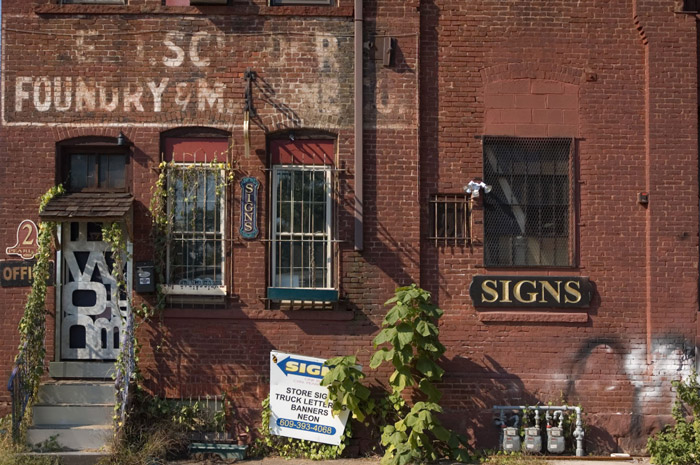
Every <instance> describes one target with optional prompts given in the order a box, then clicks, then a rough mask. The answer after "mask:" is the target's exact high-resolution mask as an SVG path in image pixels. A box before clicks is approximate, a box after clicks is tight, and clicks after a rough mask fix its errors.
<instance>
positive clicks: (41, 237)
mask: <svg viewBox="0 0 700 465" xmlns="http://www.w3.org/2000/svg"><path fill="white" fill-rule="evenodd" d="M64 192H65V190H64V189H63V186H54V187H52V188H51V189H49V190H48V191H47V192H46V193H45V194H44V195H42V196H41V198H40V199H39V213H41V212H42V211H44V208H45V207H46V205H47V204H48V203H49V202H50V201H51V199H53V198H54V197H57V196H59V195H62V194H63V193H64ZM55 234H56V223H53V222H41V223H39V234H38V239H37V242H38V244H37V245H38V249H39V250H38V252H37V255H36V262H35V264H34V268H33V270H32V274H33V277H34V280H33V281H32V287H31V290H30V291H29V295H28V297H27V303H26V304H25V306H24V314H23V315H22V318H21V319H20V322H19V335H20V343H19V353H18V354H17V356H16V357H15V364H16V365H21V364H24V366H25V373H26V375H27V377H26V379H24V386H23V390H24V393H23V394H24V395H25V396H27V398H28V399H33V398H34V396H35V395H36V393H37V391H38V389H39V382H40V380H41V376H42V375H43V374H44V358H45V356H46V347H44V337H45V334H46V291H47V282H48V280H49V276H50V272H51V256H52V253H51V250H52V248H51V246H52V244H53V237H54V235H55ZM23 397H24V396H23ZM30 402H31V400H30ZM27 407H28V408H26V410H25V417H24V418H23V419H22V427H21V431H24V430H25V427H26V424H27V421H28V419H29V417H30V416H29V415H28V413H29V412H30V411H31V405H28V406H27Z"/></svg>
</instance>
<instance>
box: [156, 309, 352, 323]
mask: <svg viewBox="0 0 700 465" xmlns="http://www.w3.org/2000/svg"><path fill="white" fill-rule="evenodd" d="M163 316H164V318H165V319H166V320H167V319H195V320H249V321H256V320H259V321H269V320H274V321H352V320H353V319H354V318H355V314H354V312H352V311H348V310H289V311H287V310H252V309H247V308H246V309H243V308H233V309H232V308H225V309H217V310H212V309H206V310H198V309H186V308H185V309H166V310H165V312H164V313H163Z"/></svg>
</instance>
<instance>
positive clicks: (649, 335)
mask: <svg viewBox="0 0 700 465" xmlns="http://www.w3.org/2000/svg"><path fill="white" fill-rule="evenodd" d="M53 3H55V2H48V1H39V0H36V1H32V2H25V1H9V2H8V1H6V2H5V4H4V5H3V48H4V50H3V60H4V68H3V69H4V71H3V80H4V84H3V85H4V87H3V96H4V108H3V116H4V121H3V122H2V123H1V124H0V184H1V185H2V186H3V188H2V189H0V215H1V216H0V218H2V220H3V221H2V224H0V242H2V243H3V244H6V246H9V245H12V244H14V242H13V241H14V239H15V232H16V227H17V225H18V224H19V222H20V221H21V220H23V219H25V218H30V219H33V220H35V221H37V220H38V218H37V213H36V209H37V205H38V201H37V199H38V197H39V196H40V195H41V194H42V193H43V192H45V191H46V189H48V187H49V186H50V185H52V184H53V181H54V173H55V144H56V142H57V141H60V140H64V139H67V138H70V137H76V136H80V135H109V136H112V137H114V136H116V135H117V134H118V133H119V131H123V132H124V133H125V134H126V135H127V137H128V138H129V140H131V141H132V142H133V143H134V163H133V169H134V173H133V186H132V188H133V193H134V196H135V246H134V259H135V260H148V259H151V258H152V257H153V246H152V244H151V239H150V237H149V231H150V218H149V214H148V204H149V202H150V196H151V186H152V185H153V184H154V182H155V180H156V179H157V172H156V167H157V165H158V162H159V160H160V154H161V150H162V148H161V147H160V146H159V141H160V134H161V133H162V132H163V131H166V130H170V129H173V128H178V127H186V126H208V127H216V128H219V129H224V130H227V131H230V132H231V141H232V147H233V149H232V155H233V156H234V157H235V158H237V159H238V161H239V163H240V166H241V172H240V173H239V174H238V175H237V176H238V177H242V176H244V175H252V176H255V177H257V178H258V179H260V180H261V182H262V186H261V190H260V199H261V201H260V205H261V208H260V212H259V213H260V220H259V221H260V222H259V225H260V229H261V237H266V234H267V214H268V213H267V203H266V200H265V199H266V198H267V195H268V187H267V174H266V172H265V171H263V170H264V169H265V168H266V167H267V154H266V150H267V140H268V136H272V135H275V134H277V133H279V132H282V131H285V130H287V129H296V130H300V129H303V128H305V129H316V130H323V131H328V132H331V133H335V134H337V136H338V157H339V158H338V167H339V168H341V169H342V171H340V172H339V173H338V185H339V193H338V194H339V202H338V225H339V230H338V239H339V240H340V241H341V242H339V245H338V248H339V263H340V267H339V276H340V283H339V287H340V291H341V297H343V299H344V302H345V304H344V306H343V308H342V309H336V310H331V311H313V310H298V311H277V310H276V311H271V310H266V309H265V302H264V300H263V299H264V297H265V286H266V273H267V270H266V243H265V242H263V241H260V240H257V241H243V240H241V239H240V238H238V237H237V236H233V237H232V239H233V241H232V247H231V248H232V258H231V261H232V269H233V282H232V286H231V291H230V292H231V299H230V300H229V301H228V302H227V304H226V306H225V308H224V309H168V310H166V312H165V313H164V317H163V320H162V321H158V320H156V321H154V322H153V323H152V324H149V325H145V326H143V327H142V329H141V331H140V340H141V341H142V342H143V345H144V347H143V352H142V367H143V372H144V375H145V379H146V384H147V386H149V387H150V388H151V389H152V390H153V391H155V392H157V393H160V394H164V395H168V396H173V397H178V396H189V395H206V394H216V393H220V392H222V391H223V390H228V391H230V392H231V393H232V396H233V400H234V403H235V405H236V407H237V408H238V409H240V411H241V415H242V418H244V419H245V420H246V421H250V422H251V423H255V422H256V421H257V420H258V416H257V414H258V412H257V409H258V408H259V405H260V401H261V400H262V399H263V398H264V397H265V395H266V393H267V382H268V379H267V378H268V370H269V368H268V366H267V363H268V353H269V351H270V350H271V349H278V350H283V351H289V352H295V353H302V354H306V355H312V356H313V355H315V356H323V357H330V356H335V355H341V354H354V353H357V354H358V355H359V357H360V360H361V362H362V363H363V364H364V365H365V366H367V365H368V359H369V356H370V354H371V353H372V347H371V339H372V337H373V335H374V334H375V333H376V332H377V331H378V329H379V326H380V324H381V319H382V317H383V315H384V312H385V309H384V307H383V305H382V304H383V302H384V301H385V300H386V299H387V298H389V297H390V295H391V294H392V292H393V289H394V288H395V287H396V286H398V285H405V284H409V283H411V282H419V283H420V284H421V285H422V286H423V287H425V288H427V289H429V290H430V291H431V292H433V295H434V298H435V300H436V301H437V302H438V303H439V305H440V306H441V307H442V308H443V309H444V310H445V316H444V318H443V320H442V322H441V329H442V340H443V343H444V344H445V345H446V347H447V349H448V351H447V353H446V354H445V359H444V361H443V362H444V366H445V368H446V370H447V373H446V376H445V382H444V383H443V384H442V389H443V390H444V392H445V396H444V405H445V407H446V417H447V418H448V420H449V421H450V423H451V425H452V426H455V427H457V428H458V429H459V430H460V431H462V432H467V433H469V434H471V435H472V436H473V437H474V438H476V440H477V441H478V442H477V443H478V445H479V446H482V447H495V437H496V434H497V431H496V430H495V429H494V428H493V426H492V423H491V419H492V416H493V413H492V412H491V411H490V407H491V406H492V405H494V404H521V403H538V402H539V403H547V402H555V403H557V402H560V401H561V400H563V399H565V400H566V401H568V402H570V403H574V404H581V405H582V406H583V407H584V410H585V411H586V412H587V417H586V421H587V422H588V424H590V425H592V428H591V429H590V432H589V439H590V441H589V443H588V444H587V449H588V450H591V449H599V450H606V451H611V450H618V449H620V450H625V451H637V450H639V449H640V447H641V446H642V445H643V444H644V438H645V437H646V435H647V434H648V433H649V431H651V430H652V429H654V428H656V427H658V426H659V425H660V422H661V420H662V419H663V418H664V415H668V413H669V412H670V406H671V402H672V399H673V394H672V392H671V391H670V383H669V381H670V380H671V379H675V378H677V377H678V376H680V375H681V374H684V373H688V370H689V367H690V366H691V365H692V363H693V360H692V359H689V358H688V356H689V355H692V353H693V351H694V348H695V338H696V330H695V324H696V311H697V277H698V271H697V264H698V263H697V262H698V207H697V194H698V192H697V190H698V189H697V173H698V168H697V166H698V164H697V163H698V158H697V156H698V142H697V134H698V130H697V63H696V56H697V41H696V22H695V18H694V17H693V16H687V15H677V14H674V13H673V11H674V9H673V8H674V5H673V2H661V1H660V0H648V1H643V2H642V1H635V2H634V3H633V4H629V3H610V2H607V3H604V4H603V3H590V2H589V3H584V4H582V3H581V2H574V1H573V0H572V1H569V0H566V1H563V2H549V1H544V0H541V1H539V0H538V1H531V2H505V3H504V2H500V1H495V0H479V1H477V2H463V1H458V0H436V1H423V2H419V1H418V0H412V1H405V2H396V1H388V0H386V1H385V0H382V1H377V2H370V3H371V4H367V5H365V21H364V26H365V37H364V40H365V42H367V43H369V42H373V41H374V40H375V39H376V38H377V37H383V36H391V37H394V38H395V39H396V42H395V43H396V51H395V62H394V64H393V65H392V66H391V67H388V68H385V67H383V66H382V65H381V63H378V62H375V61H373V60H370V59H369V56H368V54H366V55H365V63H364V75H365V77H364V95H365V102H364V115H365V127H364V146H363V148H364V169H363V175H364V183H365V187H364V199H365V203H364V224H365V230H364V250H363V251H355V250H353V238H354V229H353V228H354V222H353V208H354V197H353V194H354V182H355V177H356V176H358V172H357V171H356V169H355V166H354V147H353V126H352V125H353V122H352V117H353V94H352V91H353V76H352V75H353V61H352V54H353V47H352V43H353V38H352V34H353V24H352V22H353V21H352V14H353V12H352V7H351V5H350V4H349V2H345V1H343V2H340V4H339V6H338V7H333V8H320V7H284V8H279V7H268V6H266V2H264V1H262V0H255V1H254V2H252V4H250V5H247V4H242V3H241V4H236V5H235V6H232V7H202V8H199V7H168V8H166V7H162V6H161V5H160V3H161V2H160V0H139V1H136V0H132V1H130V2H129V5H128V6H124V7H119V6H118V7H114V6H108V7H104V6H85V5H72V6H60V5H55V4H53ZM100 13H109V14H100ZM246 68H251V69H253V70H255V71H256V72H257V73H258V81H257V82H256V84H255V85H254V87H253V96H254V102H255V106H256V108H257V110H258V114H259V117H258V118H256V119H254V120H253V121H252V123H251V154H250V156H249V157H245V155H244V150H243V147H244V140H243V128H242V126H243V125H242V115H243V105H244V100H243V94H244V89H245V81H244V79H243V73H244V71H245V70H246ZM18 78H19V79H18ZM24 78H26V79H24ZM56 78H61V81H60V83H61V85H62V87H61V89H62V90H65V89H66V82H68V81H67V78H70V82H71V86H72V105H71V107H70V108H69V109H67V110H62V109H60V108H62V105H63V104H65V103H66V102H65V100H62V98H59V99H58V105H57V104H56V101H55V99H54V96H55V92H54V90H55V87H56V86H55V84H56V83H57V82H58V81H56ZM166 79H167V81H166ZM17 83H19V93H18V90H17V89H18V86H17ZM48 89H51V92H52V93H51V94H50V95H49V94H47V90H48ZM79 89H80V91H79V93H80V95H78V90H79ZM101 89H102V93H103V94H104V96H105V98H104V99H103V101H102V102H101V101H100V91H101ZM113 89H116V91H114V93H113ZM18 95H19V98H17V97H18ZM93 95H94V97H93ZM113 95H117V96H118V98H119V100H118V103H117V104H116V105H115V106H114V108H112V106H111V105H110V102H111V101H112V100H111V99H112V98H113ZM49 97H50V98H49ZM61 97H63V95H61ZM125 97H126V99H127V102H131V103H127V104H126V105H125V102H124V100H125ZM93 98H94V100H95V102H94V104H93V103H92V99H93ZM18 103H19V104H21V109H19V106H18ZM141 108H143V111H141ZM481 135H517V136H547V137H549V136H567V137H568V136H572V137H573V136H575V137H576V144H575V145H576V151H575V154H576V155H575V163H574V165H575V173H576V175H575V179H573V182H574V185H575V187H576V189H575V191H576V195H575V207H574V209H575V210H576V222H575V229H574V231H573V237H574V238H575V245H574V249H575V253H576V255H577V257H578V260H577V263H576V266H574V267H571V268H567V269H563V270H562V269H517V270H512V269H507V268H500V269H495V268H493V269H492V268H485V267H484V266H483V248H482V247H483V228H482V221H483V215H482V211H481V210H480V207H479V205H478V204H477V208H476V210H475V213H474V215H475V217H474V220H475V221H474V223H475V232H474V234H475V240H474V241H473V243H472V245H471V246H466V247H443V246H435V244H434V242H433V241H429V240H427V239H426V237H427V236H428V227H429V222H428V221H427V220H426V219H427V218H428V210H427V209H428V200H429V197H430V195H432V194H435V193H457V192H462V188H463V186H464V185H466V183H467V182H468V181H469V180H470V179H473V178H475V177H480V176H482V174H483V172H482V152H481V141H480V139H479V138H478V137H477V136H481ZM233 186H234V188H233V189H232V191H231V192H230V194H231V195H230V197H229V198H230V199H231V201H230V202H229V213H230V215H231V218H232V221H233V226H234V228H233V229H234V230H237V225H238V224H239V218H238V215H239V214H240V205H239V201H240V192H239V191H238V190H237V186H238V178H237V179H236V181H235V182H234V184H233ZM641 191H648V192H649V193H650V205H649V206H648V208H645V207H642V206H640V205H639V204H637V202H636V195H637V193H638V192H641ZM10 242H12V243H10ZM2 258H3V259H7V258H9V257H6V256H3V257H2ZM475 274H501V275H502V274H514V275H515V274H523V275H537V274H543V275H553V276H557V275H574V276H588V277H590V279H591V281H592V282H593V283H594V285H595V294H594V299H593V304H592V306H591V308H590V309H588V310H586V311H584V312H579V313H578V314H574V312H569V311H561V310H547V309H543V310H539V311H536V312H532V311H519V310H517V309H512V308H506V309H501V310H503V311H505V312H508V313H505V314H504V313H502V312H487V311H483V310H477V309H475V308H474V306H473V304H472V302H471V299H470V298H469V297H468V288H469V283H470V282H471V278H472V276H473V275H475ZM25 291H26V289H21V288H20V289H4V288H3V289H0V299H2V301H3V302H4V303H5V306H4V307H3V310H2V313H3V319H2V323H0V338H1V339H2V341H4V342H3V343H2V345H0V376H3V375H2V374H3V373H5V374H9V372H10V370H11V365H12V359H13V357H14V354H15V352H16V346H17V343H18V337H17V335H16V332H15V328H16V324H17V322H18V320H19V317H20V315H21V312H22V308H23V301H24V292H25ZM146 299H148V297H146ZM54 309H55V307H54V305H53V304H52V303H51V304H49V311H50V312H53V311H54ZM572 315H573V316H572ZM48 327H49V328H50V329H53V322H49V323H48ZM47 342H48V345H49V347H50V348H52V347H53V338H52V337H49V338H48V339H47ZM49 356H50V357H53V353H51V354H50V355H49ZM385 374H386V373H380V374H379V375H377V376H376V377H377V378H379V379H385V376H384V375H385ZM8 401H9V397H8V396H7V394H6V393H4V392H3V391H0V408H2V406H3V404H4V403H6V402H8ZM3 411H6V410H3Z"/></svg>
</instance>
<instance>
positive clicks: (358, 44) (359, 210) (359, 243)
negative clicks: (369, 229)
mask: <svg viewBox="0 0 700 465" xmlns="http://www.w3.org/2000/svg"><path fill="white" fill-rule="evenodd" d="M354 22H355V121H354V125H355V250H357V251H361V250H362V249H363V248H364V216H363V194H362V190H363V184H364V183H363V176H364V175H363V158H364V156H363V147H362V146H363V140H364V138H363V129H364V118H363V114H362V110H363V107H364V99H363V95H362V81H363V79H362V74H363V73H362V37H363V24H362V0H355V21H354Z"/></svg>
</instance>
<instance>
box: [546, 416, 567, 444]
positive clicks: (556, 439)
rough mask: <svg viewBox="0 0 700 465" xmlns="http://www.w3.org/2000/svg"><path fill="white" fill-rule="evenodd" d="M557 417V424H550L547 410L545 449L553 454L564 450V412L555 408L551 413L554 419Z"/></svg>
mask: <svg viewBox="0 0 700 465" xmlns="http://www.w3.org/2000/svg"><path fill="white" fill-rule="evenodd" d="M557 416H558V417H559V426H552V425H550V423H549V412H547V450H548V451H549V452H551V453H553V454H561V453H562V452H564V447H565V444H564V427H563V425H564V413H563V412H562V411H561V410H557V411H555V412H554V414H553V415H552V418H553V420H554V421H556V420H557Z"/></svg>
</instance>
